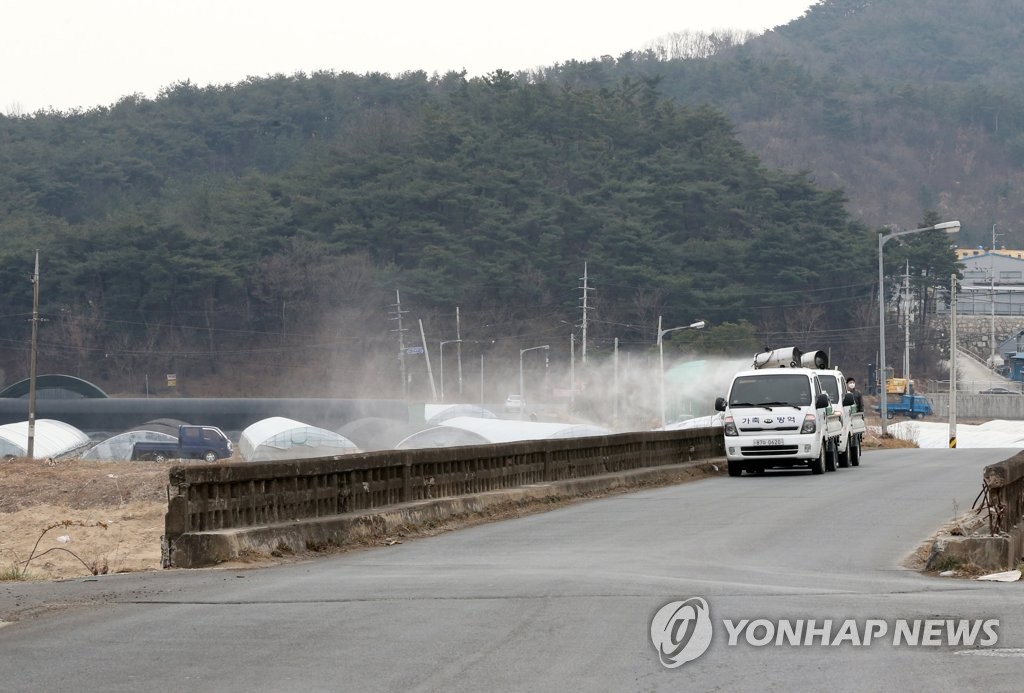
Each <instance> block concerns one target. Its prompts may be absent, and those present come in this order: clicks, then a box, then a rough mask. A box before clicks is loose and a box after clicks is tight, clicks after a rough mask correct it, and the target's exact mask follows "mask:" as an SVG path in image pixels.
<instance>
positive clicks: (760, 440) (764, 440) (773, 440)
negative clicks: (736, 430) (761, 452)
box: [754, 438, 782, 445]
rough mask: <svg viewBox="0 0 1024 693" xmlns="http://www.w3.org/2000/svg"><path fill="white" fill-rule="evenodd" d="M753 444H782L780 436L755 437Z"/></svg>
mask: <svg viewBox="0 0 1024 693" xmlns="http://www.w3.org/2000/svg"><path fill="white" fill-rule="evenodd" d="M754 445H782V438H757V439H756V440H754Z"/></svg>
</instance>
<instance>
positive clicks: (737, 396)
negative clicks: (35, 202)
mask: <svg viewBox="0 0 1024 693" xmlns="http://www.w3.org/2000/svg"><path fill="white" fill-rule="evenodd" d="M810 403H811V381H810V380H809V379H808V378H807V376H806V375H803V374H800V373H779V372H778V371H772V374H771V375H768V374H764V375H760V374H758V375H743V376H739V377H737V378H736V379H735V380H734V381H733V383H732V390H731V391H730V392H729V406H743V405H746V406H751V405H754V406H763V405H766V404H768V405H784V404H789V405H793V406H798V407H806V406H808V405H809V404H810Z"/></svg>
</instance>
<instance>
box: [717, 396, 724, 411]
mask: <svg viewBox="0 0 1024 693" xmlns="http://www.w3.org/2000/svg"><path fill="white" fill-rule="evenodd" d="M715 411H725V397H719V398H718V399H716V400H715Z"/></svg>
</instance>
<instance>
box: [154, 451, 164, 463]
mask: <svg viewBox="0 0 1024 693" xmlns="http://www.w3.org/2000/svg"><path fill="white" fill-rule="evenodd" d="M153 459H154V460H156V461H157V462H166V461H167V455H165V454H163V453H162V452H158V453H157V454H156V455H154V456H153Z"/></svg>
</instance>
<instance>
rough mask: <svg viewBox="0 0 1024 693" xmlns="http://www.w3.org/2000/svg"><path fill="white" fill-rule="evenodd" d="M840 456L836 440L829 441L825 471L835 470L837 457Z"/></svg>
mask: <svg viewBox="0 0 1024 693" xmlns="http://www.w3.org/2000/svg"><path fill="white" fill-rule="evenodd" d="M837 457H839V452H838V450H837V449H836V444H835V441H831V440H830V441H829V443H828V449H827V450H825V471H826V472H834V471H835V470H836V458H837Z"/></svg>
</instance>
